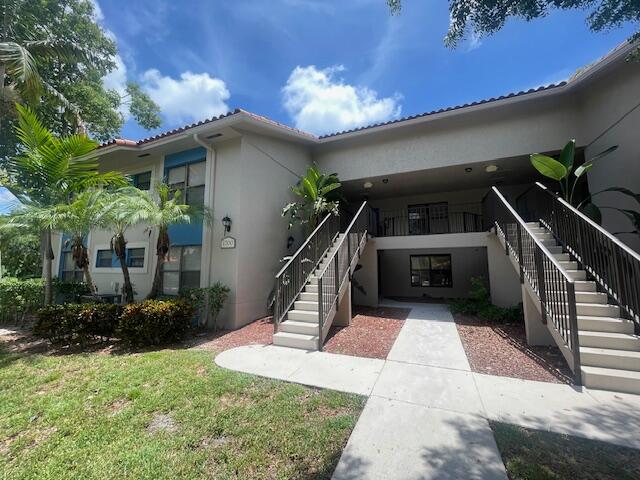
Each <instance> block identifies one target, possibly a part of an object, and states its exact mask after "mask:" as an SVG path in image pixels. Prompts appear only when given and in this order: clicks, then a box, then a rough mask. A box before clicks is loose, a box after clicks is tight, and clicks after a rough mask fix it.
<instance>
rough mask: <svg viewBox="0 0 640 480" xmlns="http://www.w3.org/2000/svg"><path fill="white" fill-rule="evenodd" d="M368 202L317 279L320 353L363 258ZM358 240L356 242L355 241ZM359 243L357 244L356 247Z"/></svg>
mask: <svg viewBox="0 0 640 480" xmlns="http://www.w3.org/2000/svg"><path fill="white" fill-rule="evenodd" d="M366 209H368V205H367V202H366V201H365V202H363V203H362V205H361V206H360V208H359V209H358V211H357V212H356V214H355V215H354V217H353V219H352V220H351V222H350V223H349V226H348V227H347V228H346V229H345V231H344V236H343V237H342V238H341V239H340V241H339V242H337V245H336V246H335V250H334V251H333V253H332V254H331V255H330V256H329V257H328V258H327V261H326V264H325V265H324V267H323V268H322V270H320V272H319V273H318V274H317V275H316V276H317V278H318V350H322V345H323V343H324V330H325V324H326V320H327V318H328V317H329V315H330V313H331V311H332V309H333V308H334V306H335V308H336V310H337V308H338V303H339V296H340V292H341V291H342V287H343V285H344V282H345V281H346V280H347V278H349V277H350V275H351V271H352V268H353V261H354V260H355V259H356V258H358V257H359V255H360V249H361V246H362V244H363V243H364V242H365V241H366V238H367V231H368V226H369V225H368V221H369V219H368V218H367V217H365V215H364V212H368V210H366ZM354 237H355V238H354ZM354 239H355V244H353V245H352V243H353V240H354Z"/></svg>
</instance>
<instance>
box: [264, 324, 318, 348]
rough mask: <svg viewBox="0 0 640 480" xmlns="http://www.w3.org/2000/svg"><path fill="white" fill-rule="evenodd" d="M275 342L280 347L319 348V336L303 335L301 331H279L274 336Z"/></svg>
mask: <svg viewBox="0 0 640 480" xmlns="http://www.w3.org/2000/svg"><path fill="white" fill-rule="evenodd" d="M285 323H286V322H285ZM273 344H274V345H278V346H280V347H290V348H300V349H302V350H317V349H318V337H317V336H314V335H303V334H301V333H289V332H278V333H276V334H275V335H274V336H273Z"/></svg>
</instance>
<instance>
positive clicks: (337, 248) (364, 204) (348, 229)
mask: <svg viewBox="0 0 640 480" xmlns="http://www.w3.org/2000/svg"><path fill="white" fill-rule="evenodd" d="M366 205H367V202H366V201H364V202H362V205H360V208H359V209H358V211H357V212H356V214H355V215H354V216H353V220H351V222H350V223H349V226H348V227H347V228H346V230H345V232H344V237H342V238H341V239H340V241H339V242H338V245H337V246H336V251H335V252H334V253H333V255H332V256H331V257H330V258H329V259H328V261H327V265H325V266H324V268H323V269H322V271H321V272H320V273H319V274H318V275H316V276H317V277H321V276H322V275H324V273H325V272H326V271H327V268H329V262H330V261H331V259H332V258H333V257H334V256H335V255H336V254H337V253H338V250H339V249H340V247H341V246H342V244H343V243H344V241H345V239H346V238H347V236H348V234H349V233H350V231H351V229H352V228H353V225H354V224H355V222H356V220H357V219H358V217H359V216H360V214H361V213H362V210H363V209H364V207H365V206H366Z"/></svg>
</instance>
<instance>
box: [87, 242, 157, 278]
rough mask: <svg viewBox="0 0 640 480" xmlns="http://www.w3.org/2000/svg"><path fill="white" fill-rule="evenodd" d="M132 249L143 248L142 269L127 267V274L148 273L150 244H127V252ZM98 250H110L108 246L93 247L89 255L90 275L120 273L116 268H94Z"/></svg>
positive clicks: (118, 268) (120, 270)
mask: <svg viewBox="0 0 640 480" xmlns="http://www.w3.org/2000/svg"><path fill="white" fill-rule="evenodd" d="M132 248H144V267H129V273H131V274H133V275H136V274H145V273H147V272H148V271H149V252H150V250H151V248H150V244H149V243H145V242H127V250H130V249H132ZM98 250H111V247H110V246H109V245H95V246H94V247H93V252H92V255H91V259H92V260H91V273H93V272H95V273H97V274H100V273H122V269H121V268H120V267H119V266H118V267H117V268H114V267H96V265H97V263H98Z"/></svg>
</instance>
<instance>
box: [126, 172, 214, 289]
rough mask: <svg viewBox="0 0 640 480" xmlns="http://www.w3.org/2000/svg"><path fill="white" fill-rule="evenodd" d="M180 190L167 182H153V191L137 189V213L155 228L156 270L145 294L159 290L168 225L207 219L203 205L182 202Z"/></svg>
mask: <svg viewBox="0 0 640 480" xmlns="http://www.w3.org/2000/svg"><path fill="white" fill-rule="evenodd" d="M181 197H182V196H181V193H180V191H179V190H178V191H176V192H175V193H173V194H172V192H171V189H170V188H169V185H167V184H166V183H162V182H157V183H156V184H155V185H154V189H153V192H150V191H141V192H140V194H139V198H138V201H139V209H140V215H141V216H143V217H144V218H145V223H146V224H147V225H149V228H156V229H157V230H158V240H157V241H156V256H157V258H158V261H157V262H156V270H155V274H154V277H153V284H152V286H151V291H150V292H149V295H148V296H147V298H150V299H152V298H156V297H157V296H158V295H159V294H160V293H161V292H162V286H163V285H162V265H163V264H164V262H165V261H166V259H167V256H168V254H169V250H170V249H171V240H170V238H169V226H170V225H176V224H185V223H191V222H193V221H196V220H198V219H205V220H210V219H211V217H212V214H211V211H210V210H209V209H208V208H206V207H202V206H200V207H198V206H192V205H186V204H184V203H183V202H182V198H181Z"/></svg>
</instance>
